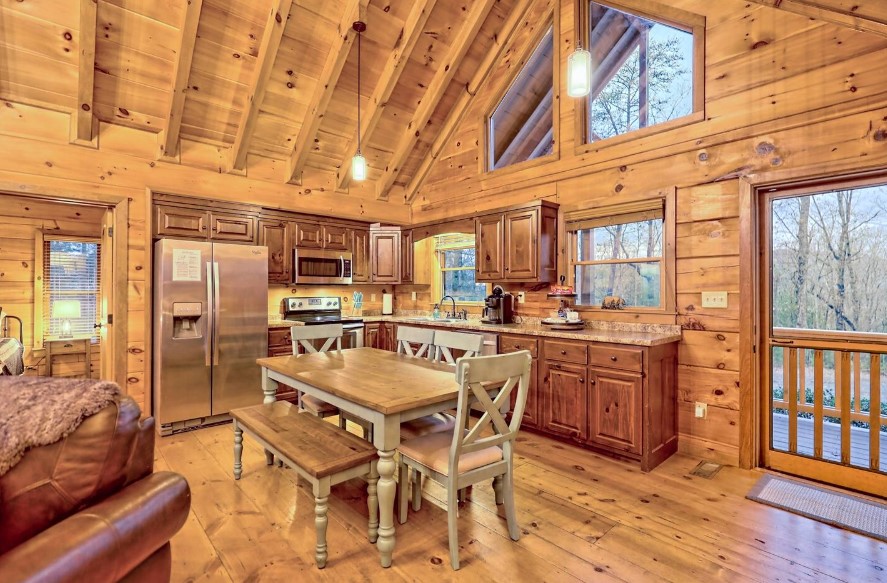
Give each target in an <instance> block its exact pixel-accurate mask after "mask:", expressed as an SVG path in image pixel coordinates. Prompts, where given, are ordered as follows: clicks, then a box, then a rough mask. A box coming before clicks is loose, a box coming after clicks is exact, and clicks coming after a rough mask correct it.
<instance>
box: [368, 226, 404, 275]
mask: <svg viewBox="0 0 887 583" xmlns="http://www.w3.org/2000/svg"><path fill="white" fill-rule="evenodd" d="M370 264H371V266H372V279H371V281H372V282H374V283H400V231H379V232H372V231H371V232H370Z"/></svg>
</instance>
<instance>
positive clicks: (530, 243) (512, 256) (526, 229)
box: [505, 209, 539, 281]
mask: <svg viewBox="0 0 887 583" xmlns="http://www.w3.org/2000/svg"><path fill="white" fill-rule="evenodd" d="M538 221H539V209H529V210H522V211H510V212H507V213H505V279H514V280H518V281H529V280H533V279H536V278H537V276H538V274H539V269H538V267H539V266H538V263H539V248H538V241H537V236H538V235H537V233H538Z"/></svg>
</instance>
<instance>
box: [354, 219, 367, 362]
mask: <svg viewBox="0 0 887 583" xmlns="http://www.w3.org/2000/svg"><path fill="white" fill-rule="evenodd" d="M369 280H370V232H369V231H364V230H361V229H354V230H353V231H352V235H351V281H353V282H355V283H356V282H367V281H369ZM367 346H369V345H367Z"/></svg>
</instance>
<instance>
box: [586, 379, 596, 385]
mask: <svg viewBox="0 0 887 583" xmlns="http://www.w3.org/2000/svg"><path fill="white" fill-rule="evenodd" d="M588 382H589V384H592V385H595V384H597V383H596V382H595V380H594V379H591V380H590V381H588Z"/></svg>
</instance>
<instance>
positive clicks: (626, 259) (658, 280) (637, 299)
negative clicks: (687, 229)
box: [565, 197, 674, 310]
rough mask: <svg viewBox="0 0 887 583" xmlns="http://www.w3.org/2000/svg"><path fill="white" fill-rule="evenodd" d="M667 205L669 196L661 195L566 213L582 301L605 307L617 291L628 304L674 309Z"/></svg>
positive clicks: (632, 307) (574, 275)
mask: <svg viewBox="0 0 887 583" xmlns="http://www.w3.org/2000/svg"><path fill="white" fill-rule="evenodd" d="M669 198H670V197H669ZM666 209H667V205H666V199H656V200H653V201H644V202H640V203H635V204H631V205H624V206H620V207H606V208H598V209H590V210H585V211H574V212H568V213H566V214H565V222H566V230H567V235H568V244H569V249H568V256H569V259H568V261H569V270H570V277H571V280H572V285H573V287H574V289H575V292H576V304H577V305H579V306H588V307H592V308H601V307H602V304H603V303H604V302H605V300H606V299H607V298H613V297H615V298H619V299H621V300H623V301H624V309H629V310H638V309H639V310H673V309H674V299H673V297H671V296H672V295H673V289H674V286H673V285H671V284H669V278H671V277H673V274H674V256H673V249H674V243H673V225H674V221H671V222H669V221H668V220H667V219H668V214H667V212H666ZM669 225H671V227H670V226H669Z"/></svg>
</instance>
